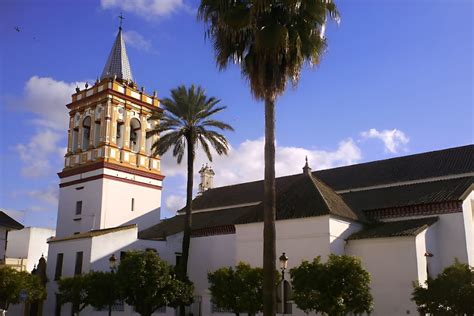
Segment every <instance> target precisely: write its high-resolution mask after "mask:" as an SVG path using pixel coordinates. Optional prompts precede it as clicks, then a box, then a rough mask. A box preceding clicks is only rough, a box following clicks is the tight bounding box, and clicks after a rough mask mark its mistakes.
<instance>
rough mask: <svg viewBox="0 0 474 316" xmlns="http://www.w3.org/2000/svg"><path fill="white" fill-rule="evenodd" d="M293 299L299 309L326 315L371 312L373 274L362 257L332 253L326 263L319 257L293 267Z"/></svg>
mask: <svg viewBox="0 0 474 316" xmlns="http://www.w3.org/2000/svg"><path fill="white" fill-rule="evenodd" d="M290 275H291V280H292V286H293V300H294V301H295V303H296V305H297V306H298V308H299V309H301V310H303V311H305V312H306V313H309V312H312V311H313V312H316V313H322V314H324V315H331V316H333V315H334V316H337V315H347V314H348V313H354V314H362V313H370V312H371V311H372V309H373V298H372V295H371V294H370V274H369V273H368V272H367V271H365V270H364V268H362V265H361V263H360V260H359V259H357V258H355V257H351V256H337V255H330V256H329V259H328V261H327V262H326V263H322V262H321V258H320V257H317V258H315V259H314V260H313V261H312V262H308V261H303V262H302V263H301V265H300V266H298V267H295V268H293V269H291V270H290Z"/></svg>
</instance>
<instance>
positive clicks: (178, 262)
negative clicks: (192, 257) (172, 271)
mask: <svg viewBox="0 0 474 316" xmlns="http://www.w3.org/2000/svg"><path fill="white" fill-rule="evenodd" d="M182 256H183V254H182V253H181V252H176V266H177V267H179V266H181V258H182Z"/></svg>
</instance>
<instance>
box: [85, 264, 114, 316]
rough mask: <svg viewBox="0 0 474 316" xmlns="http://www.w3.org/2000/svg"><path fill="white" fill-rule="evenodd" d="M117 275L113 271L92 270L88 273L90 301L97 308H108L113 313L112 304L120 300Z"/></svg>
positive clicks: (88, 295)
mask: <svg viewBox="0 0 474 316" xmlns="http://www.w3.org/2000/svg"><path fill="white" fill-rule="evenodd" d="M118 288H119V284H118V282H117V275H116V274H115V273H113V272H103V271H91V272H89V274H88V282H87V297H88V303H89V304H90V305H91V306H92V307H94V308H96V309H104V308H107V310H108V311H109V315H111V314H112V313H111V310H112V306H113V305H114V304H115V303H116V302H117V301H118V300H120V298H121V297H120V292H119V290H118Z"/></svg>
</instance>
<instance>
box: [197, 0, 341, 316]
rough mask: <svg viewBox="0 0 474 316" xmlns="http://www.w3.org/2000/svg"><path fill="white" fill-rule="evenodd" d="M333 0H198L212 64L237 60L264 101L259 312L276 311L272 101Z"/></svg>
mask: <svg viewBox="0 0 474 316" xmlns="http://www.w3.org/2000/svg"><path fill="white" fill-rule="evenodd" d="M328 16H329V17H330V18H332V19H334V20H336V21H338V19H339V13H338V11H337V8H336V5H335V4H334V2H333V0H201V5H200V7H199V11H198V18H199V19H201V20H202V21H204V23H206V26H207V30H206V36H207V37H208V38H210V39H211V41H212V44H213V46H214V50H215V58H216V62H217V66H218V67H219V68H220V69H221V70H223V69H225V68H226V67H227V66H228V65H229V64H230V63H238V64H240V67H241V73H242V76H243V77H244V78H246V79H247V80H248V81H249V83H250V89H251V91H252V94H253V95H254V97H255V98H256V99H258V100H264V101H265V175H264V198H263V205H264V229H263V239H264V243H263V244H264V245H263V269H264V294H263V296H264V297H263V301H264V315H266V316H270V315H275V306H276V297H275V290H274V287H275V283H276V269H275V261H276V251H275V101H276V99H277V97H278V96H279V95H281V94H283V92H284V91H285V88H286V85H287V83H288V82H292V84H293V86H296V84H297V83H298V79H299V77H300V72H301V68H302V67H303V65H304V64H305V63H307V64H309V65H310V66H313V65H317V64H318V63H319V61H320V58H321V56H322V54H323V52H324V50H325V47H326V40H325V38H324V29H325V25H326V19H327V17H328Z"/></svg>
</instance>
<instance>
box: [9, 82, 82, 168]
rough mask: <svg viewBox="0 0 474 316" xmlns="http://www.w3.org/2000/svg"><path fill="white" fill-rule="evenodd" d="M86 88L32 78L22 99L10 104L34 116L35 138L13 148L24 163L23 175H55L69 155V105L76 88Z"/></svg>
mask: <svg viewBox="0 0 474 316" xmlns="http://www.w3.org/2000/svg"><path fill="white" fill-rule="evenodd" d="M84 84H85V83H84V82H72V83H67V82H64V81H58V80H54V79H53V78H49V77H38V76H33V77H31V78H30V79H29V80H28V81H27V82H26V84H25V87H24V90H23V95H22V96H21V97H20V98H18V99H14V100H12V101H11V102H10V103H11V104H10V106H14V107H15V108H17V109H18V108H19V109H23V110H26V111H28V112H30V113H33V114H34V115H35V118H34V119H33V126H35V128H36V129H35V131H34V133H33V135H32V136H31V137H30V139H29V140H28V142H26V143H22V144H17V145H16V146H15V147H14V149H15V150H16V151H17V152H18V154H19V156H20V160H21V161H22V163H23V166H22V170H21V173H22V175H24V176H26V177H41V176H47V175H50V174H51V172H52V171H53V170H52V164H57V165H60V161H61V160H62V159H63V156H64V154H65V152H66V149H65V148H64V147H63V146H62V141H63V140H64V138H65V137H66V135H67V127H68V122H69V115H68V111H67V108H66V104H68V103H70V102H71V95H72V94H73V93H74V89H75V87H76V86H80V87H83V86H84Z"/></svg>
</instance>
